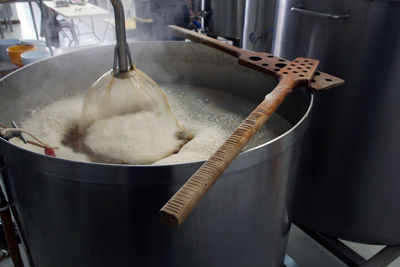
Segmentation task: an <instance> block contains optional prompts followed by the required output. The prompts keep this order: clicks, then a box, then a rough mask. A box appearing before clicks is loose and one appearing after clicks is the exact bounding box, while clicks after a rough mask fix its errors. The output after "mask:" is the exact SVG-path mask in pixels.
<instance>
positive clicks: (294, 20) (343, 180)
mask: <svg viewBox="0 0 400 267" xmlns="http://www.w3.org/2000/svg"><path fill="white" fill-rule="evenodd" d="M292 7H297V8H303V9H307V10H312V11H316V12H322V13H329V14H349V18H348V19H345V20H333V19H330V18H323V17H313V16H308V15H304V14H299V13H296V12H292V11H290V9H291V8H292ZM277 11H278V14H277V20H276V29H277V31H276V34H275V38H274V45H273V53H275V54H276V55H278V56H281V57H284V58H288V59H292V58H294V57H298V56H305V57H311V58H318V59H319V60H320V62H321V64H320V68H321V69H322V70H323V71H326V72H328V73H330V74H333V75H337V76H338V77H341V78H343V79H345V80H346V84H345V85H344V86H342V87H341V88H340V89H337V90H332V91H329V92H326V94H321V95H318V96H316V101H315V109H313V112H312V115H311V127H310V130H309V132H308V135H307V138H306V143H305V148H306V150H305V151H304V153H303V155H304V156H303V157H302V159H303V167H302V173H301V175H302V179H300V181H301V182H299V183H298V184H297V186H296V189H298V190H297V195H296V201H295V203H296V204H297V205H296V206H295V208H294V209H293V211H292V212H291V216H292V217H293V218H294V219H296V220H297V221H298V222H300V223H302V224H304V225H306V226H308V227H310V228H313V229H314V230H317V231H320V232H323V233H326V234H329V235H332V236H336V237H340V238H343V239H348V240H352V241H357V242H364V243H371V244H392V245H395V244H397V245H398V244H400V227H399V225H400V212H399V203H400V179H399V173H400V164H399V160H398V158H399V156H398V155H399V153H400V142H399V136H400V121H399V114H400V91H399V87H400V75H399V71H400V50H399V46H400V34H399V28H400V16H399V14H400V3H399V2H398V1H377V0H374V1H367V0H357V1H345V0H335V1H314V0H304V1H299V0H296V1H293V0H280V1H278V9H277Z"/></svg>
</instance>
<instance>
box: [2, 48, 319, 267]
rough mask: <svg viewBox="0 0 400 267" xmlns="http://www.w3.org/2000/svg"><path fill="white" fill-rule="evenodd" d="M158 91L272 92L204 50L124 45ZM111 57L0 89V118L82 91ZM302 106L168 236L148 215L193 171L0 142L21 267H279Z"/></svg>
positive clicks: (261, 78)
mask: <svg viewBox="0 0 400 267" xmlns="http://www.w3.org/2000/svg"><path fill="white" fill-rule="evenodd" d="M130 49H131V51H132V55H133V56H134V59H135V63H136V64H137V66H139V67H140V68H141V69H142V70H144V71H145V72H146V73H148V74H149V75H150V76H152V77H154V78H155V79H156V80H157V81H158V82H180V83H190V84H195V85H199V86H208V87H211V88H218V89H220V90H224V91H227V92H230V93H231V94H234V95H236V96H241V97H244V98H247V99H249V100H252V101H255V102H257V101H260V100H261V99H263V98H264V96H265V94H266V93H267V92H268V91H270V90H271V89H272V88H273V87H274V85H275V84H276V82H275V81H274V79H272V78H271V77H267V76H265V75H263V74H261V73H258V72H255V71H253V70H249V69H246V68H244V67H241V66H239V65H238V64H237V60H236V59H234V58H232V57H230V56H227V55H225V54H223V53H221V52H218V51H216V50H213V49H211V48H208V47H205V46H201V45H198V44H195V43H186V42H165V43H162V42H159V43H156V42H153V43H151V42H150V43H135V44H131V45H130ZM112 55H113V47H112V46H103V47H96V48H91V49H87V50H83V51H78V52H73V53H69V54H64V55H60V56H56V57H53V58H51V59H48V60H44V61H40V62H38V63H35V64H33V65H30V66H28V67H25V68H22V69H20V70H18V71H17V72H15V73H13V74H12V75H10V76H8V77H6V78H4V79H3V80H2V81H1V82H0V94H1V95H2V97H1V98H0V106H1V107H2V112H1V113H0V120H1V121H3V122H7V123H8V122H9V121H10V120H11V119H16V120H18V119H19V118H21V117H22V116H23V115H24V114H25V113H26V112H27V111H28V110H30V109H33V108H35V107H37V106H39V105H42V104H46V103H48V102H50V101H52V100H53V99H57V98H58V97H60V96H62V95H66V94H67V95H68V94H72V93H75V92H78V91H82V90H83V89H84V88H87V87H88V86H89V85H90V84H91V83H92V82H93V81H94V80H95V79H97V78H98V77H99V76H100V75H101V74H102V73H104V72H105V71H106V70H108V69H109V68H110V63H111V62H112V59H113V58H112ZM311 105H312V97H311V96H310V95H309V94H308V93H307V92H306V91H303V90H301V89H299V90H296V91H295V92H293V93H292V94H291V95H290V96H289V98H288V99H287V100H286V101H285V102H284V104H283V105H282V106H281V107H280V108H279V110H278V112H279V114H281V115H282V116H283V117H284V118H286V119H287V120H288V121H289V122H290V123H291V124H292V125H293V127H292V128H291V129H290V130H289V131H288V132H286V133H285V134H283V135H281V136H279V137H278V138H276V139H274V140H271V141H270V142H267V143H265V144H263V145H261V146H259V147H256V148H254V149H251V150H249V151H246V152H244V153H241V154H240V155H239V156H238V157H237V158H236V160H235V161H234V162H233V163H232V165H231V166H230V167H229V168H228V170H227V171H226V172H225V173H224V175H223V176H222V177H221V178H220V180H219V181H218V182H217V183H216V184H215V186H214V187H213V188H212V189H211V190H210V192H209V193H208V194H207V195H206V197H205V198H204V199H203V200H202V201H201V203H200V204H199V205H198V207H197V208H196V209H195V210H194V212H193V213H192V214H191V216H190V217H189V218H188V219H187V220H186V221H185V222H184V223H183V225H182V226H181V227H180V228H176V229H171V228H168V227H166V226H164V225H161V224H160V223H159V221H158V210H159V209H160V208H161V207H162V206H163V204H164V203H165V202H166V201H167V200H168V199H169V198H170V197H171V196H172V195H173V193H174V192H176V190H178V188H179V187H180V186H181V185H182V184H183V183H184V182H185V181H186V180H187V178H188V177H190V175H191V174H193V173H194V171H195V170H196V169H197V168H198V167H200V165H201V163H202V162H193V163H186V164H176V165H165V166H129V165H107V164H94V163H83V162H74V161H69V160H63V159H58V158H53V157H48V156H43V155H39V154H36V153H33V152H30V151H27V150H24V149H21V148H19V147H16V146H14V145H12V144H10V143H8V142H5V141H4V140H0V154H1V159H0V163H1V169H2V176H3V180H4V184H5V188H6V191H7V195H8V198H9V200H10V204H11V208H12V211H13V214H14V215H15V219H16V222H17V225H18V226H19V229H20V231H21V234H22V239H23V242H24V244H25V246H26V248H27V251H28V254H29V258H30V259H31V263H32V266H51V267H53V266H85V267H86V266H96V267H98V266H163V267H165V266H173V267H179V266H185V267H186V266H229V267H231V266H240V267H241V266H282V264H283V260H284V254H285V247H286V243H287V235H288V231H289V227H290V224H289V221H288V218H287V212H286V203H288V202H290V195H289V194H287V190H288V189H287V184H288V179H292V178H293V177H294V174H295V168H294V167H296V166H297V163H298V159H299V152H300V147H301V140H302V136H303V133H304V132H305V130H306V128H307V125H308V119H307V114H308V113H309V110H310V108H311Z"/></svg>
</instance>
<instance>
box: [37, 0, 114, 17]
mask: <svg viewBox="0 0 400 267" xmlns="http://www.w3.org/2000/svg"><path fill="white" fill-rule="evenodd" d="M43 3H44V4H45V5H46V6H48V7H49V8H51V9H53V10H54V11H55V12H57V13H58V14H60V15H61V16H64V17H66V18H78V17H87V16H100V15H108V14H109V12H108V11H107V10H105V9H102V8H100V7H98V6H95V5H93V4H90V3H86V4H85V5H69V6H67V7H56V2H55V1H43Z"/></svg>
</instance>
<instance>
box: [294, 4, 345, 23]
mask: <svg viewBox="0 0 400 267" xmlns="http://www.w3.org/2000/svg"><path fill="white" fill-rule="evenodd" d="M290 11H292V12H296V13H299V14H303V15H308V16H313V17H320V18H329V19H335V20H338V19H348V18H349V17H350V15H349V14H330V13H323V12H317V11H312V10H307V9H304V8H298V7H292V8H291V9H290Z"/></svg>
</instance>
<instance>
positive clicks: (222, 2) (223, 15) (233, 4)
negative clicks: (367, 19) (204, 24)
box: [204, 0, 245, 40]
mask: <svg viewBox="0 0 400 267" xmlns="http://www.w3.org/2000/svg"><path fill="white" fill-rule="evenodd" d="M204 1H206V2H207V1H208V2H209V4H207V5H208V6H210V8H211V14H210V21H209V31H210V34H212V35H214V36H221V37H225V38H228V39H233V40H240V38H241V37H242V32H243V19H244V4H245V0H204Z"/></svg>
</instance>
